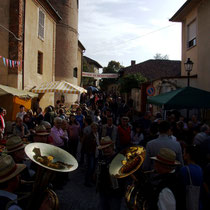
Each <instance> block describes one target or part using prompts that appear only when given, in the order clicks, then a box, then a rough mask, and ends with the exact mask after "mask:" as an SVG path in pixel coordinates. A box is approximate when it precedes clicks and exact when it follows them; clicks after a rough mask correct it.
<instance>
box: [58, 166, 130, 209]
mask: <svg viewBox="0 0 210 210" xmlns="http://www.w3.org/2000/svg"><path fill="white" fill-rule="evenodd" d="M84 174H85V167H84V166H83V167H79V168H78V169H77V170H75V171H73V172H71V173H69V181H68V182H67V183H66V185H65V186H64V187H63V189H62V190H56V193H57V195H58V198H59V204H60V205H59V206H60V210H99V209H100V208H99V203H98V202H99V199H98V194H97V193H96V190H95V186H93V187H86V186H84ZM122 206H123V207H122V210H126V209H127V208H126V207H125V204H124V203H123V205H122Z"/></svg>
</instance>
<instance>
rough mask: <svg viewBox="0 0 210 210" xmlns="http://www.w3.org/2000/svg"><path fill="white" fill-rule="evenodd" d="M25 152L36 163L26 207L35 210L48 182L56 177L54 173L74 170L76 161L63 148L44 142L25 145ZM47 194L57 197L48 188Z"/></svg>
mask: <svg viewBox="0 0 210 210" xmlns="http://www.w3.org/2000/svg"><path fill="white" fill-rule="evenodd" d="M25 153H26V155H27V156H28V157H29V158H30V159H31V160H32V161H33V162H35V163H36V164H37V165H38V167H37V171H36V180H35V184H34V186H33V191H32V195H31V200H30V203H29V207H28V209H30V210H37V209H39V208H40V206H41V205H42V203H43V197H44V196H45V195H46V192H48V191H49V190H48V185H49V182H50V181H52V180H53V179H54V178H55V177H56V173H59V172H70V171H74V170H75V169H77V167H78V162H77V160H76V159H75V158H74V157H73V156H72V155H71V154H69V153H68V152H66V151H65V150H63V149H61V148H59V147H56V146H53V145H50V144H45V143H31V144H28V145H27V146H26V147H25ZM52 194H53V196H52ZM48 196H50V197H55V200H56V199H57V196H55V195H54V193H53V192H52V190H50V193H48ZM57 202H58V201H56V203H57ZM55 206H57V207H55V208H51V209H54V210H55V209H58V204H57V205H55Z"/></svg>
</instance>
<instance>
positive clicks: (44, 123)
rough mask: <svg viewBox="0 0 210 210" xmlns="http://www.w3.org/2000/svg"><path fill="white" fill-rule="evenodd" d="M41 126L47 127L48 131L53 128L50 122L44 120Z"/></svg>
mask: <svg viewBox="0 0 210 210" xmlns="http://www.w3.org/2000/svg"><path fill="white" fill-rule="evenodd" d="M40 125H44V127H45V128H46V129H50V128H51V127H52V126H51V124H50V123H49V122H47V121H44V120H43V121H42V122H41V123H40Z"/></svg>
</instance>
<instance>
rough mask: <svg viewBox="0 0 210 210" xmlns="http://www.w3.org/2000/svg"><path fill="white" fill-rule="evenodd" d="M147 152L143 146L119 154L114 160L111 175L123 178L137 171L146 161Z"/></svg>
mask: <svg viewBox="0 0 210 210" xmlns="http://www.w3.org/2000/svg"><path fill="white" fill-rule="evenodd" d="M145 154H146V151H145V149H144V147H142V146H131V147H128V148H126V149H124V150H122V151H121V152H119V153H118V154H117V155H116V156H115V158H114V159H113V160H112V162H111V164H110V167H109V173H110V175H111V176H114V177H115V178H123V177H126V176H129V175H131V174H133V173H134V172H135V171H137V170H138V169H139V168H140V166H141V165H142V163H143V162H144V159H145Z"/></svg>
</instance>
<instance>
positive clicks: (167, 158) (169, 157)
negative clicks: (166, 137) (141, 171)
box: [151, 148, 180, 166]
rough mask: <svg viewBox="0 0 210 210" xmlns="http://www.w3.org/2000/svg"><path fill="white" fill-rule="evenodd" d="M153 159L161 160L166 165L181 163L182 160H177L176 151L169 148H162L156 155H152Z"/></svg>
mask: <svg viewBox="0 0 210 210" xmlns="http://www.w3.org/2000/svg"><path fill="white" fill-rule="evenodd" d="M151 159H153V160H156V161H158V162H161V163H163V164H165V165H171V166H175V165H180V162H179V161H177V160H176V153H175V152H174V151H173V150H171V149H168V148H161V149H160V151H159V153H158V155H157V156H156V157H151Z"/></svg>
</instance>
